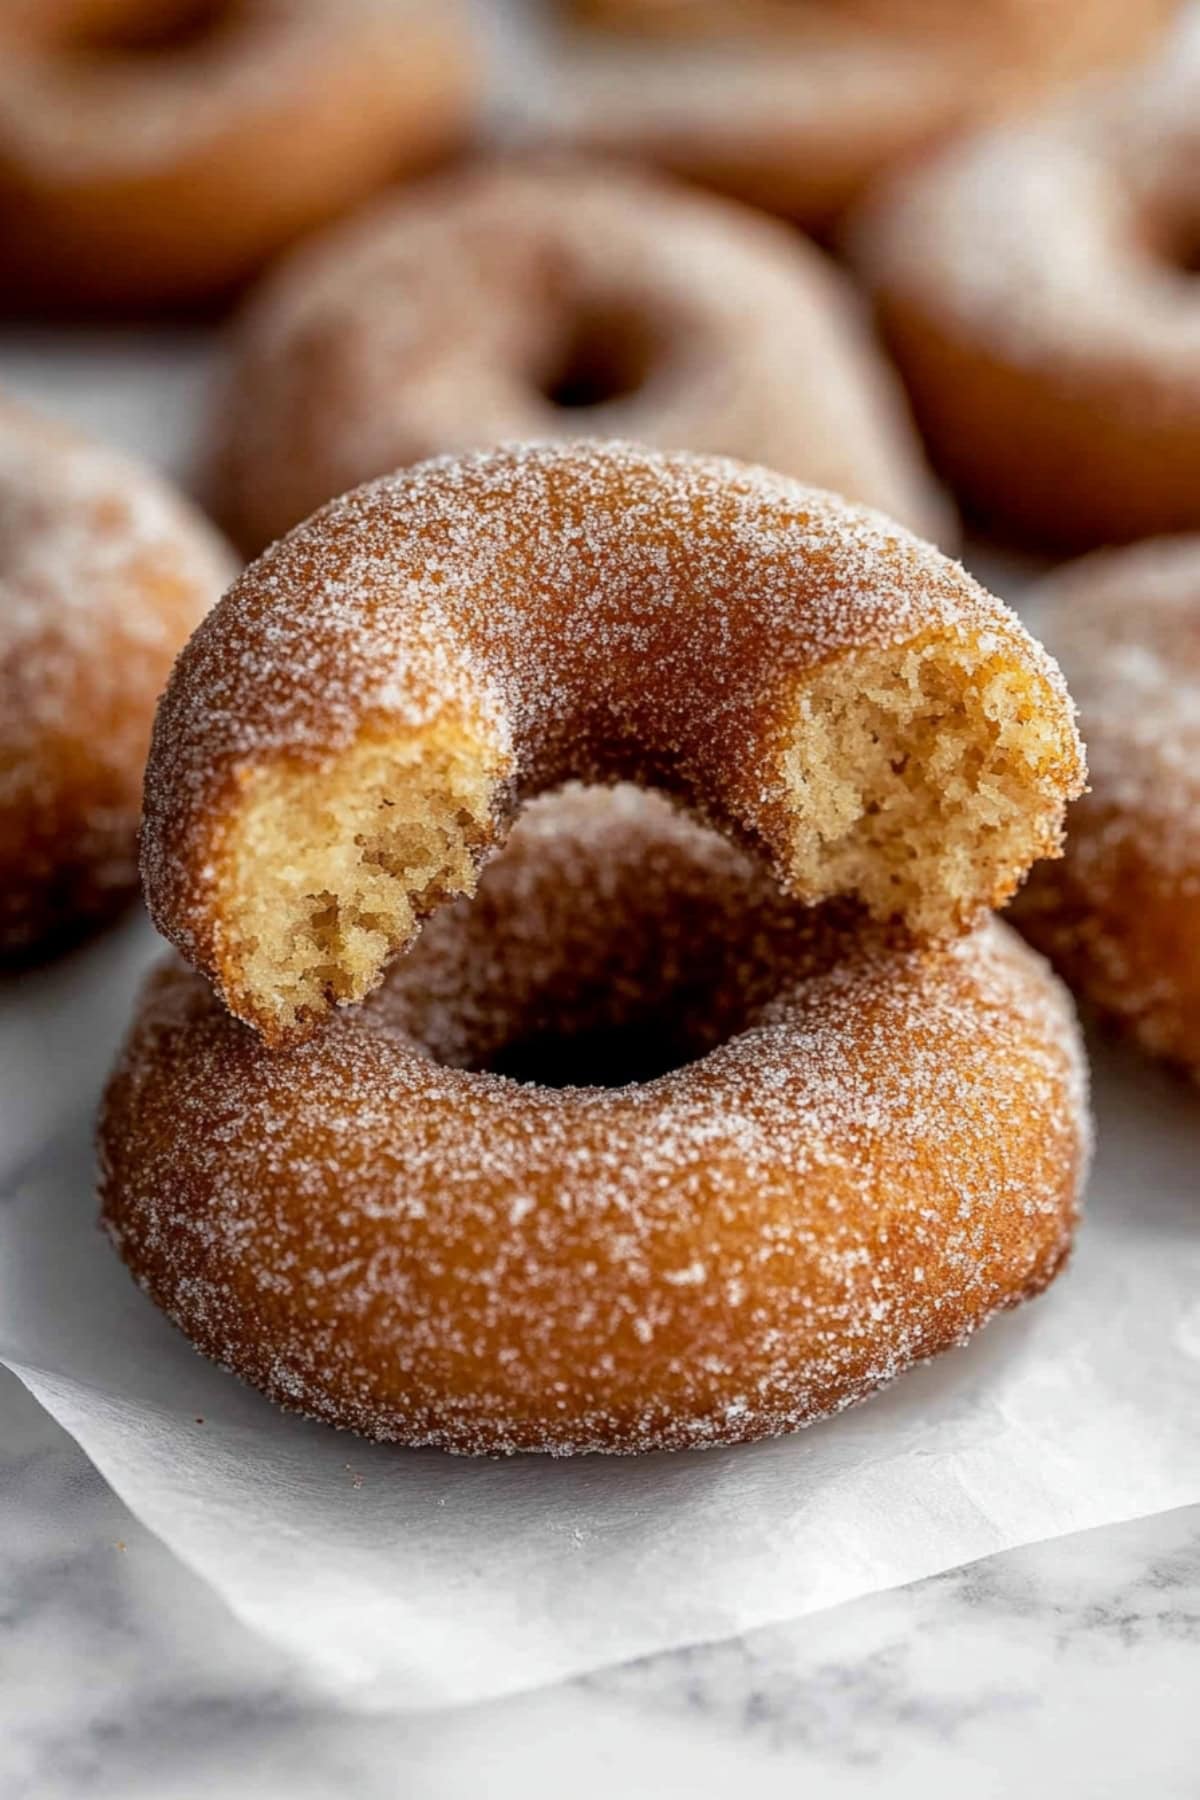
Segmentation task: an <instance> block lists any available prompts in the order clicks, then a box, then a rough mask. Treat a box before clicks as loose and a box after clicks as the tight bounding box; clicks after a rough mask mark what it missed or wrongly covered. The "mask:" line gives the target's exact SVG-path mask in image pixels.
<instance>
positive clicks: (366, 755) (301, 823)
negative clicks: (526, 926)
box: [223, 721, 497, 1042]
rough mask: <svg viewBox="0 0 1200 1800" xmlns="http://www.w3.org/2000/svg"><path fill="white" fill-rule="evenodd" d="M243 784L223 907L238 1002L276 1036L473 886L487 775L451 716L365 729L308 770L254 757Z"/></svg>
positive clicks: (488, 811)
mask: <svg viewBox="0 0 1200 1800" xmlns="http://www.w3.org/2000/svg"><path fill="white" fill-rule="evenodd" d="M250 780H251V784H252V788H251V792H250V793H249V794H248V795H247V797H246V799H245V801H244V803H243V804H242V805H241V806H239V807H238V808H237V809H236V813H235V816H234V819H233V822H232V828H231V833H230V842H229V845H228V850H227V857H226V870H225V883H224V884H223V885H224V891H225V904H226V906H227V907H228V908H229V916H230V920H231V923H232V924H233V927H234V935H235V936H236V939H237V941H238V943H239V945H240V946H244V949H243V950H242V953H241V956H240V968H239V971H238V976H237V981H236V986H237V987H238V989H239V990H240V993H239V996H238V998H239V1000H240V1001H242V1002H244V1003H248V1005H249V1008H250V1009H251V1010H252V1012H253V1016H254V1017H255V1019H256V1021H257V1022H258V1023H259V1025H260V1028H261V1029H262V1030H263V1032H264V1035H265V1036H267V1037H268V1039H270V1040H271V1041H275V1042H283V1041H285V1040H286V1039H287V1038H288V1037H289V1035H291V1034H292V1033H293V1032H294V1031H295V1030H296V1029H297V1027H299V1026H301V1025H302V1024H303V1023H304V1022H305V1021H307V1020H309V1019H311V1018H313V1017H315V1016H318V1015H319V1014H321V1013H323V1012H325V1011H326V1009H327V1008H328V1007H329V1006H330V1005H333V1004H338V1003H346V1002H350V1001H355V1000H361V999H362V998H363V997H364V996H365V995H366V994H368V993H370V991H371V990H372V988H374V987H375V986H376V984H377V983H378V981H379V979H380V976H381V975H382V973H383V970H384V968H385V966H386V964H387V963H388V961H389V960H390V959H391V957H392V956H394V955H395V954H396V952H397V951H398V950H401V949H403V948H404V947H405V946H406V945H407V944H408V943H409V942H411V940H412V938H413V937H414V936H415V934H416V931H417V928H418V926H419V924H420V921H421V919H422V918H423V917H424V915H425V914H426V913H428V912H430V911H431V910H432V909H433V908H434V907H436V906H439V905H441V904H442V903H443V902H444V901H446V900H449V899H452V898H454V897H455V896H457V895H460V894H470V893H472V892H473V891H474V888H475V883H476V878H477V873H478V869H479V865H480V862H481V860H482V856H483V852H484V851H485V849H486V848H487V846H488V845H489V844H490V842H491V840H492V837H493V835H494V828H493V822H492V821H493V812H494V796H495V790H496V786H497V782H496V778H495V774H494V773H493V772H489V763H488V756H487V753H486V751H485V750H484V749H483V748H482V747H481V746H480V745H479V744H478V743H477V742H476V741H475V740H474V738H473V737H472V736H470V735H469V734H468V733H466V732H464V730H463V728H462V725H461V722H459V721H455V723H454V725H453V726H452V727H451V726H449V725H448V724H447V722H446V721H439V722H436V723H435V724H434V725H432V726H430V727H428V728H426V729H425V730H424V731H421V732H418V733H414V732H412V731H408V732H406V733H404V734H403V735H401V736H386V737H368V738H366V739H365V740H361V741H359V742H357V743H356V744H354V745H352V746H351V747H350V748H349V749H347V750H345V751H343V752H342V753H341V754H339V755H338V756H337V757H336V759H334V760H333V761H332V762H331V763H330V764H329V765H328V766H327V767H326V768H323V769H320V770H313V769H312V768H311V767H307V766H304V767H301V766H298V765H297V764H295V763H293V762H290V761H288V760H282V761H278V762H272V763H268V764H266V765H264V766H262V767H260V768H258V769H256V770H255V771H254V772H253V774H252V776H251V777H250Z"/></svg>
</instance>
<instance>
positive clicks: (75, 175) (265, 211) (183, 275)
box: [0, 0, 475, 310]
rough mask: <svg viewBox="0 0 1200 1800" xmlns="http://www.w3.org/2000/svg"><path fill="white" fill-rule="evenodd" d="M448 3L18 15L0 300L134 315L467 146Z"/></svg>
mask: <svg viewBox="0 0 1200 1800" xmlns="http://www.w3.org/2000/svg"><path fill="white" fill-rule="evenodd" d="M474 85H475V77H474V64H473V57H472V55H471V52H470V48H469V43H468V38H467V35H466V28H465V25H464V22H463V18H462V14H461V11H460V9H459V7H458V5H457V4H455V3H454V0H438V3H437V4H435V5H422V4H420V3H419V0H165V3H164V0H48V3H44V0H15V5H14V4H10V5H8V6H7V7H5V8H4V10H3V19H2V21H0V290H2V291H3V296H4V301H5V304H6V305H7V306H9V307H13V306H24V307H34V308H37V309H39V310H40V309H44V308H45V307H47V306H49V307H61V308H72V307H113V306H116V307H135V308H136V307H142V306H153V305H161V304H167V303H176V302H181V301H193V300H197V299H201V298H206V297H208V296H211V295H214V294H217V293H220V292H222V291H224V290H225V289H227V288H229V287H230V286H232V285H233V284H235V283H237V282H240V281H242V280H243V279H245V277H247V276H248V275H250V274H252V273H253V272H254V271H255V270H256V269H257V268H258V267H260V266H261V265H262V264H263V263H265V262H266V261H268V260H269V258H270V257H271V256H273V255H274V254H275V253H276V252H277V251H278V250H280V249H281V248H282V247H283V246H284V245H286V244H288V243H290V242H291V241H292V240H293V239H294V238H296V237H298V236H300V235H301V233H303V232H305V231H307V230H310V229H311V228H312V227H313V226H314V225H319V224H320V223H322V222H323V221H324V220H326V219H329V218H332V217H333V216H334V215H335V214H337V213H339V212H341V211H343V210H344V209H345V208H346V207H347V206H350V205H352V204H353V203H354V202H355V201H357V200H358V199H360V198H361V197H362V196H363V195H364V194H366V193H368V192H370V191H371V190H372V189H373V188H376V187H378V186H379V185H380V184H381V183H382V182H384V181H385V180H387V179H388V178H390V177H391V176H393V175H396V174H402V173H406V172H409V171H410V170H412V169H415V168H418V167H422V166H425V165H427V164H428V163H430V162H432V161H434V160H436V159H437V158H438V157H439V156H441V155H442V154H444V153H445V152H447V151H449V150H451V149H453V148H455V147H456V146H457V145H458V144H459V143H461V141H462V140H463V138H464V137H465V135H466V132H467V130H468V126H469V122H470V114H471V110H472V104H473V93H474Z"/></svg>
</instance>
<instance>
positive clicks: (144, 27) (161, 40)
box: [64, 0, 245, 60]
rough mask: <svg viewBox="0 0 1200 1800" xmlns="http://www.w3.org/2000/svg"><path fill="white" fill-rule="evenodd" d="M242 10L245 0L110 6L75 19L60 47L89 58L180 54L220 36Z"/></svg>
mask: <svg viewBox="0 0 1200 1800" xmlns="http://www.w3.org/2000/svg"><path fill="white" fill-rule="evenodd" d="M244 11H245V6H244V0H160V3H159V4H156V5H147V4H144V0H143V3H142V4H136V5H115V6H113V7H112V8H110V9H109V10H108V11H107V12H106V13H103V14H102V15H101V16H98V17H93V18H91V19H90V20H86V21H84V22H82V23H79V24H77V26H76V27H75V29H73V30H71V31H70V32H69V34H68V37H67V41H66V44H65V45H64V48H65V49H66V50H67V51H68V52H70V53H71V54H73V55H76V56H79V57H86V58H88V59H92V58H97V59H100V58H106V57H111V58H114V59H122V60H123V59H125V58H141V57H147V58H150V57H173V56H185V55H187V54H188V53H189V52H190V51H192V50H196V49H199V48H200V47H201V46H202V45H203V44H205V43H207V42H208V40H209V39H211V38H214V37H217V36H218V35H220V33H221V32H222V31H224V30H225V28H226V27H227V26H228V25H230V24H231V23H233V22H234V21H235V20H236V19H237V18H238V16H239V15H240V14H242V13H243V12H244Z"/></svg>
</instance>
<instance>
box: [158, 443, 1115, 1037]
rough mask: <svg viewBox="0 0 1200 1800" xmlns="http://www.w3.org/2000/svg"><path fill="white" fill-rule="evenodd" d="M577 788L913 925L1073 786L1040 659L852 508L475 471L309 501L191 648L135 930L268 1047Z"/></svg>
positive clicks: (907, 545)
mask: <svg viewBox="0 0 1200 1800" xmlns="http://www.w3.org/2000/svg"><path fill="white" fill-rule="evenodd" d="M571 777H575V778H578V779H582V780H598V781H609V780H617V779H635V780H637V781H639V782H641V783H643V784H646V785H653V786H659V787H664V788H666V789H668V790H670V791H672V792H674V793H676V794H677V795H679V796H680V797H681V798H682V799H683V800H684V801H685V802H686V803H687V804H689V805H690V806H692V807H693V808H694V809H695V810H697V811H698V812H699V813H701V814H702V815H704V816H706V817H708V818H710V819H712V820H713V821H715V822H717V823H718V824H719V825H720V826H721V827H722V828H724V829H725V830H727V831H730V832H733V833H736V834H738V835H739V836H741V837H743V838H745V839H746V840H747V841H748V842H750V843H752V844H754V845H756V846H757V847H758V848H759V850H760V852H761V853H762V854H763V855H764V856H766V857H767V858H768V859H769V860H770V861H771V863H772V864H773V866H774V867H775V868H776V869H777V871H778V872H779V874H780V877H781V878H782V880H783V881H784V883H785V884H786V885H787V887H788V888H789V889H790V891H791V892H792V893H793V894H794V895H795V896H796V897H798V898H800V899H804V900H818V899H822V898H825V897H827V896H831V895H836V894H854V895H856V896H857V897H858V898H859V899H860V900H861V901H862V902H864V903H865V904H866V905H867V906H868V907H869V908H870V909H871V910H872V911H873V912H874V913H876V914H878V915H880V916H887V917H891V916H895V915H900V916H902V917H903V918H904V919H905V920H906V921H907V922H908V924H909V926H910V927H911V928H912V929H913V930H914V931H915V932H917V933H919V934H925V935H938V934H948V933H952V932H955V931H959V930H961V929H963V928H964V927H965V926H966V925H967V924H969V923H971V922H973V921H974V920H975V919H977V918H978V917H979V915H980V914H981V912H982V911H984V910H985V909H986V908H987V907H989V906H992V905H994V904H997V903H998V902H999V901H1000V900H1002V899H1004V898H1007V896H1008V895H1009V894H1010V893H1011V892H1012V890H1013V888H1014V887H1015V885H1016V884H1017V882H1018V881H1019V880H1020V879H1021V877H1022V876H1023V875H1024V873H1025V871H1026V869H1027V868H1028V867H1029V864H1030V863H1031V862H1032V861H1033V860H1034V859H1035V858H1036V857H1038V856H1041V855H1053V854H1055V853H1056V850H1057V846H1058V842H1059V833H1060V828H1061V819H1062V812H1063V807H1064V802H1065V800H1066V799H1067V798H1068V797H1069V796H1070V795H1072V794H1074V793H1075V792H1077V791H1078V788H1079V786H1080V784H1081V780H1082V762H1081V755H1080V749H1079V742H1078V738H1077V736H1076V734H1075V729H1074V724H1073V721H1072V714H1071V703H1070V700H1069V699H1068V697H1067V694H1066V691H1065V689H1064V688H1063V687H1062V684H1061V680H1060V678H1059V676H1058V672H1057V670H1056V669H1055V668H1054V666H1053V664H1051V663H1050V662H1049V660H1048V659H1046V658H1045V657H1044V655H1043V654H1042V652H1041V651H1040V649H1039V648H1038V646H1036V645H1035V644H1034V643H1033V642H1032V640H1031V639H1030V638H1029V637H1028V635H1027V634H1026V633H1025V631H1024V630H1023V628H1022V627H1021V626H1020V625H1019V623H1018V622H1017V620H1016V619H1015V618H1014V617H1013V615H1012V614H1011V613H1010V612H1009V611H1008V610H1007V609H1006V608H1005V607H1003V606H1002V605H1001V604H1000V603H999V601H996V600H993V599H992V598H991V597H990V596H989V595H988V594H985V593H984V591H983V590H982V589H981V588H980V587H978V586H977V585H976V584H975V583H974V582H973V581H972V580H971V579H970V577H969V576H967V575H966V574H965V572H964V571H963V570H962V569H961V568H959V567H958V565H956V564H954V563H951V562H949V561H947V560H946V558H944V557H943V556H941V555H939V553H938V552H937V551H935V550H934V549H932V548H931V547H930V546H927V545H923V544H921V543H920V542H919V541H918V540H917V539H915V538H912V537H910V536H909V535H908V533H907V532H905V531H903V530H902V529H901V528H900V527H899V526H896V525H893V524H891V522H890V521H888V520H886V519H884V518H883V517H882V516H881V515H879V514H876V513H871V512H867V511H866V510H864V509H861V508H856V507H852V506H850V505H849V504H848V503H846V502H845V501H842V500H839V499H837V498H835V497H834V496H832V495H828V494H824V493H822V492H821V491H820V490H818V489H814V488H805V487H801V486H800V485H799V484H797V483H794V482H789V481H787V480H785V479H784V478H783V477H781V476H776V475H772V474H770V473H768V472H767V471H765V470H761V469H751V468H747V467H744V466H743V465H741V464H737V463H732V462H724V461H720V460H718V459H710V458H704V457H695V456H687V455H684V454H677V455H659V454H655V453H653V452H650V451H645V450H640V449H637V448H635V447H633V446H629V445H620V444H599V445H588V444H577V445H566V446H534V447H528V446H526V447H518V448H514V449H508V450H499V451H494V452H491V453H489V454H486V455H478V456H470V457H464V458H462V459H460V460H450V459H447V460H445V461H442V462H434V463H427V464H423V465H421V466H419V467H418V468H416V469H414V470H409V471H403V472H401V473H400V474H398V475H395V476H391V477H388V478H386V479H384V480H381V481H378V482H374V483H368V484H367V485H366V486H365V487H362V488H357V489H355V490H354V491H353V492H352V493H350V494H348V495H346V496H344V497H343V498H341V499H340V500H337V501H334V502H332V503H331V504H330V505H329V506H328V507H326V508H324V509H323V510H322V511H321V512H319V513H317V514H316V515H315V516H314V517H313V518H312V519H310V520H309V521H308V522H307V524H305V525H303V526H301V527H299V528H298V529H297V530H296V531H294V532H293V533H291V534H290V536H288V537H287V538H284V539H282V540H281V541H280V542H279V543H277V544H275V545H274V546H273V547H272V548H271V549H270V550H268V551H267V552H266V553H265V555H263V556H262V557H260V559H259V560H258V561H257V562H256V563H255V564H253V566H252V567H251V568H250V569H249V570H248V571H247V573H246V574H245V575H244V576H243V577H242V579H241V580H240V581H239V582H238V583H237V584H236V585H235V586H234V587H233V588H232V589H231V590H230V592H229V594H228V595H227V596H226V597H225V599H224V600H223V602H222V603H221V605H220V606H219V607H218V608H217V609H216V611H215V612H214V613H213V614H211V615H210V617H209V619H208V620H207V621H206V622H205V623H204V625H203V626H201V628H200V630H199V631H198V632H197V633H196V634H195V636H194V637H193V638H192V640H191V642H190V643H189V645H188V647H187V649H186V650H185V651H184V652H183V655H182V656H181V657H180V659H179V661H178V663H177V664H176V667H175V670H174V672H173V674H172V677H171V681H170V684H169V686H168V688H167V690H166V693H165V695H164V697H163V701H162V704H161V706H160V709H159V713H158V718H157V722H156V725H155V732H154V742H153V747H152V750H151V755H150V762H149V767H148V771H147V779H146V805H145V814H144V827H143V839H142V842H143V876H144V880H145V884H146V891H147V897H148V900H149V904H150V907H151V911H152V913H153V915H154V917H155V919H156V921H157V923H158V925H159V928H160V929H161V930H162V931H163V932H164V933H165V935H166V936H167V937H169V938H170V939H171V940H172V941H173V942H174V943H175V944H176V945H177V946H178V948H179V949H181V950H182V951H183V953H184V955H185V956H186V957H187V958H188V960H189V961H190V962H192V963H193V964H194V965H195V966H196V967H198V968H200V969H202V970H203V971H204V972H205V973H206V974H208V975H210V976H211V977H212V978H213V979H214V980H215V981H216V982H217V984H218V986H219V988H220V991H221V992H222V994H223V995H224V997H225V999H226V1001H227V1002H228V1004H229V1006H230V1007H231V1008H232V1010H233V1011H234V1012H235V1013H237V1014H238V1016H239V1017H240V1018H243V1019H245V1020H247V1021H249V1022H251V1023H252V1024H254V1025H255V1026H256V1027H257V1028H258V1029H259V1030H260V1031H262V1032H263V1033H264V1034H265V1035H266V1036H267V1038H268V1039H269V1040H270V1041H271V1042H272V1043H280V1042H282V1041H284V1040H286V1039H288V1038H295V1037H297V1036H300V1035H302V1034H303V1033H304V1032H306V1031H309V1030H311V1029H313V1027H314V1025H315V1023H316V1021H317V1020H318V1019H319V1018H320V1017H321V1016H322V1015H323V1014H324V1013H325V1012H327V1011H328V1009H329V1007H330V1005H331V1004H334V1003H337V1002H342V1001H348V1000H356V999H360V998H361V997H362V996H363V995H364V994H365V993H367V992H369V991H370V989H371V988H372V987H374V986H375V984H376V983H377V982H378V980H379V978H380V976H381V974H382V972H383V969H384V967H385V965H386V963H387V961H388V959H389V958H390V957H391V956H392V955H393V954H394V953H395V952H396V951H397V950H399V949H401V948H402V947H404V946H405V945H406V944H408V943H409V942H411V940H412V937H413V935H414V933H415V931H416V930H417V928H418V924H419V921H420V919H421V918H422V917H423V916H425V915H427V914H428V913H430V912H431V911H433V910H434V908H435V907H437V906H438V905H440V904H441V903H442V902H443V901H444V900H446V899H448V898H452V897H453V896H454V895H456V894H460V893H469V892H470V891H472V889H473V887H474V885H475V881H476V876H477V871H478V867H479V864H480V862H481V861H482V859H483V857H484V856H485V855H486V854H487V852H488V851H489V850H490V849H491V848H492V847H494V845H495V844H496V843H497V842H499V841H500V840H501V839H502V838H503V836H504V834H505V832H506V830H507V827H508V825H509V824H510V823H511V820H512V818H513V816H514V813H515V810H516V808H517V806H518V805H519V804H520V802H521V800H522V799H523V798H526V797H530V796H532V795H534V794H536V793H538V792H540V791H543V790H545V789H548V788H551V787H554V786H556V785H559V784H560V783H561V782H563V781H564V780H567V779H569V778H571Z"/></svg>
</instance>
